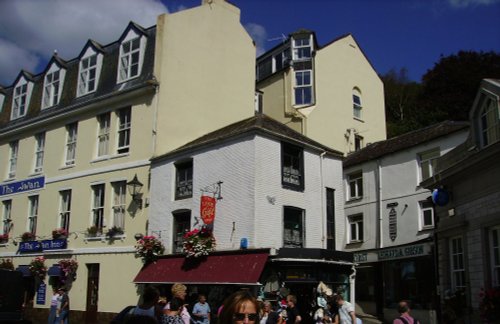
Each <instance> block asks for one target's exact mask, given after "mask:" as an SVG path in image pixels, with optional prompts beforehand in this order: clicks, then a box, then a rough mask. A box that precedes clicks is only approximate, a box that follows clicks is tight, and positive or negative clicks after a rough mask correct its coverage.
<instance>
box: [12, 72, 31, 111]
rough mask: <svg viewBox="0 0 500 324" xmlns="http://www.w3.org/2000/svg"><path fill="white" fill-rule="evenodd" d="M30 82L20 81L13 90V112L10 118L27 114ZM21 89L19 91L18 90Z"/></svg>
mask: <svg viewBox="0 0 500 324" xmlns="http://www.w3.org/2000/svg"><path fill="white" fill-rule="evenodd" d="M28 86H29V84H28V82H26V81H24V82H19V83H18V85H17V86H16V87H15V88H14V91H13V92H12V112H11V114H10V120H14V119H18V118H21V117H24V116H26V112H27V110H28V92H29V89H28ZM18 90H19V91H18Z"/></svg>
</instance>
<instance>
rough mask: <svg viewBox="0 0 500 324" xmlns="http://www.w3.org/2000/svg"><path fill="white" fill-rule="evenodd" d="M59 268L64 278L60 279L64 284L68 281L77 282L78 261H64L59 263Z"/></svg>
mask: <svg viewBox="0 0 500 324" xmlns="http://www.w3.org/2000/svg"><path fill="white" fill-rule="evenodd" d="M59 267H60V268H61V271H62V276H61V278H60V280H61V282H62V283H63V284H64V283H65V282H66V281H68V280H70V281H74V280H76V270H78V261H76V260H74V259H62V260H61V261H59Z"/></svg>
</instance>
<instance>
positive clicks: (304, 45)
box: [293, 37, 312, 60]
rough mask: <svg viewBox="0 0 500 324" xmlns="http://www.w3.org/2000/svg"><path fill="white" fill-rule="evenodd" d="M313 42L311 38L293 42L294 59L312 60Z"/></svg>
mask: <svg viewBox="0 0 500 324" xmlns="http://www.w3.org/2000/svg"><path fill="white" fill-rule="evenodd" d="M311 52H312V51H311V40H310V37H307V38H298V39H294V40H293V59H294V60H307V59H310V58H311Z"/></svg>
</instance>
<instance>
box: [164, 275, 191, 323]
mask: <svg viewBox="0 0 500 324" xmlns="http://www.w3.org/2000/svg"><path fill="white" fill-rule="evenodd" d="M170 290H171V291H172V298H179V299H180V300H182V302H183V306H182V310H181V317H182V320H183V321H184V324H190V322H191V315H189V311H188V310H187V308H186V306H187V305H186V296H187V287H186V286H185V285H183V284H181V283H174V284H173V285H172V288H171V289H170ZM169 309H170V303H167V305H165V308H163V314H167V313H168V310H169Z"/></svg>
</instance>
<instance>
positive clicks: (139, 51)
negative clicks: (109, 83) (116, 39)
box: [117, 29, 146, 83]
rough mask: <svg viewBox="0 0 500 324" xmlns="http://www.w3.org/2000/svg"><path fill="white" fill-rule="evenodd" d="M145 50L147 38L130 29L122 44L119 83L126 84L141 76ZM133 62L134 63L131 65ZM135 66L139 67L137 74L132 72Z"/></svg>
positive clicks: (119, 60)
mask: <svg viewBox="0 0 500 324" xmlns="http://www.w3.org/2000/svg"><path fill="white" fill-rule="evenodd" d="M134 46H135V47H134ZM145 49H146V36H144V35H141V34H139V33H137V32H136V31H135V30H133V29H130V30H129V32H128V33H127V35H126V36H125V38H124V39H123V41H122V43H121V44H120V56H119V58H118V75H117V80H118V81H117V83H121V82H125V81H128V80H130V79H133V78H136V77H138V76H139V75H141V71H142V64H143V61H144V52H145ZM132 60H133V62H132V63H130V62H131V61H132ZM134 66H137V71H136V73H135V74H133V71H132V69H133V67H134Z"/></svg>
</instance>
